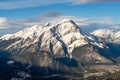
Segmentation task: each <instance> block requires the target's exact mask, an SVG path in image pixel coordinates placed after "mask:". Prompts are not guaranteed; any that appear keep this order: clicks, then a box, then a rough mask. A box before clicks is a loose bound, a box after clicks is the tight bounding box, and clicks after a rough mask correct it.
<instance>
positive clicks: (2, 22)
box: [0, 17, 7, 25]
mask: <svg viewBox="0 0 120 80" xmlns="http://www.w3.org/2000/svg"><path fill="white" fill-rule="evenodd" d="M6 21H7V18H5V17H0V25H3V24H4V23H5V22H6Z"/></svg>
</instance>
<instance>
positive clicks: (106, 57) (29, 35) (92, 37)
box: [0, 19, 120, 77]
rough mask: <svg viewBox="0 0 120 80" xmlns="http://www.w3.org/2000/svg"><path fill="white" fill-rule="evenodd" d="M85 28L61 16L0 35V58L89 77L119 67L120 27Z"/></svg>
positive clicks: (109, 71)
mask: <svg viewBox="0 0 120 80" xmlns="http://www.w3.org/2000/svg"><path fill="white" fill-rule="evenodd" d="M84 32H85V31H82V29H81V28H80V27H79V26H78V25H77V24H76V23H75V21H73V20H69V19H64V20H61V21H59V22H57V23H54V22H52V23H47V24H45V25H43V26H39V25H34V26H32V27H29V28H25V29H24V30H22V31H19V32H17V33H14V34H7V35H3V36H1V37H0V53H1V55H0V56H1V59H0V60H1V61H2V60H3V59H5V58H6V59H5V62H8V61H14V62H20V63H21V64H27V65H29V66H38V67H40V68H43V69H44V68H45V71H46V74H48V73H53V70H54V73H53V74H56V73H58V74H60V73H63V72H64V73H66V74H67V73H69V74H78V75H81V74H82V76H83V77H88V76H100V75H104V74H107V73H112V72H115V71H119V70H120V66H119V64H120V35H119V34H120V30H117V31H111V30H109V29H98V30H94V31H93V32H91V33H89V34H88V32H86V33H87V34H84ZM12 64H14V63H13V62H12ZM27 67H28V66H27ZM46 68H47V70H46ZM49 69H50V70H49ZM51 69H52V70H51ZM41 70H42V69H41Z"/></svg>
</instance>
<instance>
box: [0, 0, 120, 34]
mask: <svg viewBox="0 0 120 80" xmlns="http://www.w3.org/2000/svg"><path fill="white" fill-rule="evenodd" d="M119 8H120V0H0V34H5V33H7V30H8V33H9V32H12V30H9V29H6V28H4V27H3V24H6V23H5V22H6V21H7V23H10V22H11V21H12V20H22V19H23V20H24V19H26V18H27V19H29V18H35V17H43V16H44V18H46V17H56V16H78V17H81V18H91V17H107V16H108V17H112V19H113V20H114V21H116V22H120V10H119ZM45 16H46V17H45ZM9 20H10V22H9ZM6 26H7V25H5V27H6ZM14 26H15V25H14ZM10 29H11V28H10ZM13 30H14V29H13ZM13 32H15V31H13Z"/></svg>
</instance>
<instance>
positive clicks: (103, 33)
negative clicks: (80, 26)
mask: <svg viewBox="0 0 120 80" xmlns="http://www.w3.org/2000/svg"><path fill="white" fill-rule="evenodd" d="M91 34H92V35H94V36H98V37H101V38H106V37H108V36H109V35H110V34H112V30H109V29H98V30H95V31H93V32H92V33H91Z"/></svg>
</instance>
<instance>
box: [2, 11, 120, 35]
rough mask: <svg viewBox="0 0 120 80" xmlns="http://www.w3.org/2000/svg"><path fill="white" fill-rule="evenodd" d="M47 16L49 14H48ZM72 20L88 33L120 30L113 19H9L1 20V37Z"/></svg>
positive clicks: (119, 26)
mask: <svg viewBox="0 0 120 80" xmlns="http://www.w3.org/2000/svg"><path fill="white" fill-rule="evenodd" d="M46 14H47V13H46ZM65 18H67V19H72V20H74V21H75V22H76V23H77V25H79V26H80V28H82V29H83V30H86V32H90V31H92V30H95V29H100V28H106V29H113V30H114V29H120V23H116V22H114V21H112V18H111V17H109V16H107V17H94V18H79V17H71V16H61V17H54V18H50V17H48V18H46V17H44V16H43V17H35V18H26V19H18V20H9V19H7V18H3V17H2V18H0V35H2V34H6V33H13V32H16V31H19V30H22V29H24V28H26V27H31V26H32V25H36V24H38V25H43V24H46V23H48V22H54V21H56V23H57V21H58V22H59V21H61V20H63V19H65Z"/></svg>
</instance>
